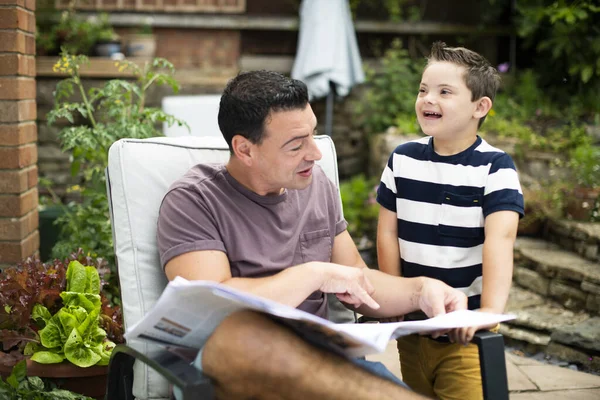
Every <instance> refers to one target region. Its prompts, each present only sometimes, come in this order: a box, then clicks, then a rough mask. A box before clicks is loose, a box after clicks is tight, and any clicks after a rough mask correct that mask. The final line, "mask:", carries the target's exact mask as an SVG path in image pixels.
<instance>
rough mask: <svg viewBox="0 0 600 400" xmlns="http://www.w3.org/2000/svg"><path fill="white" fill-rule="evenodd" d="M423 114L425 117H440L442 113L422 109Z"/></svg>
mask: <svg viewBox="0 0 600 400" xmlns="http://www.w3.org/2000/svg"><path fill="white" fill-rule="evenodd" d="M423 116H424V117H425V118H427V119H439V118H442V114H440V113H438V112H435V111H423Z"/></svg>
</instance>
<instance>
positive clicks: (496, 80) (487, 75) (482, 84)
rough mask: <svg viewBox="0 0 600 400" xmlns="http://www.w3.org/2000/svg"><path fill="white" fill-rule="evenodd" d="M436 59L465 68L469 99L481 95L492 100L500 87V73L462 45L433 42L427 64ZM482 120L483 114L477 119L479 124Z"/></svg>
mask: <svg viewBox="0 0 600 400" xmlns="http://www.w3.org/2000/svg"><path fill="white" fill-rule="evenodd" d="M437 61H447V62H451V63H453V64H457V65H461V66H463V67H465V68H466V70H467V72H466V73H465V83H466V85H467V87H468V88H469V90H470V91H471V101H475V100H478V99H480V98H482V97H483V96H487V97H489V98H490V99H491V100H492V102H493V101H494V98H495V97H496V92H497V91H498V88H499V87H500V75H499V74H498V71H497V70H496V68H494V67H492V66H491V65H490V63H489V62H488V60H486V59H485V57H483V56H482V55H481V54H479V53H476V52H474V51H472V50H469V49H465V48H464V47H448V46H446V43H444V42H435V43H433V46H432V47H431V53H430V54H429V57H427V65H428V66H429V64H431V63H433V62H437ZM425 68H427V67H425ZM484 120H485V116H484V117H483V118H481V119H480V120H479V126H481V124H482V123H483V121H484Z"/></svg>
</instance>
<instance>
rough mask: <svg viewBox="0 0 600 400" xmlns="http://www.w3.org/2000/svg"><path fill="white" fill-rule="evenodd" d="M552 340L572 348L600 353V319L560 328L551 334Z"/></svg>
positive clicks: (595, 318) (594, 318) (596, 318)
mask: <svg viewBox="0 0 600 400" xmlns="http://www.w3.org/2000/svg"><path fill="white" fill-rule="evenodd" d="M552 340H553V341H555V342H558V343H562V344H566V345H571V346H573V347H579V348H583V349H588V350H593V351H600V317H593V318H590V319H587V320H585V321H582V322H580V323H578V324H574V325H569V326H562V327H560V328H558V329H556V330H555V331H554V332H553V333H552Z"/></svg>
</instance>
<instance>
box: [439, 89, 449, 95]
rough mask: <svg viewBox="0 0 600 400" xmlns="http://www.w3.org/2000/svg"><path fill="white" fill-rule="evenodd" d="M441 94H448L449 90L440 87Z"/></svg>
mask: <svg viewBox="0 0 600 400" xmlns="http://www.w3.org/2000/svg"><path fill="white" fill-rule="evenodd" d="M440 93H441V94H450V91H449V90H447V89H442V91H441V92H440Z"/></svg>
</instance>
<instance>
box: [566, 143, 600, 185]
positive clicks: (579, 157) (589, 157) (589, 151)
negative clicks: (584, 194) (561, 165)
mask: <svg viewBox="0 0 600 400" xmlns="http://www.w3.org/2000/svg"><path fill="white" fill-rule="evenodd" d="M570 155H571V159H570V167H571V170H572V171H573V175H574V178H575V181H576V182H577V184H578V185H580V186H583V187H587V188H598V187H600V147H598V146H595V145H593V144H592V143H590V141H588V142H587V143H583V144H580V145H579V146H577V147H576V148H574V149H573V150H572V151H571V154H570Z"/></svg>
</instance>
